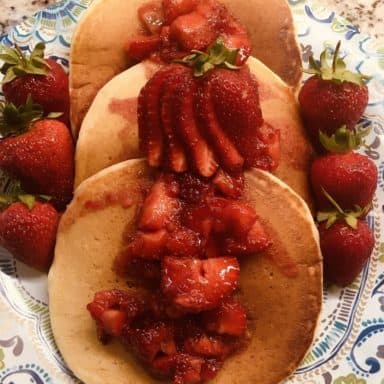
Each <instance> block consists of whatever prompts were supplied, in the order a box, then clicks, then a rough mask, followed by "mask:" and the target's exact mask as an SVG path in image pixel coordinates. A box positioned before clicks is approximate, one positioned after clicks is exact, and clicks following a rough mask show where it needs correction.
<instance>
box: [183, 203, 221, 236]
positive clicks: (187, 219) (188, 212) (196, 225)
mask: <svg viewBox="0 0 384 384" xmlns="http://www.w3.org/2000/svg"><path fill="white" fill-rule="evenodd" d="M182 222H183V224H184V225H185V226H187V227H188V228H190V229H192V230H193V231H195V232H197V233H199V234H200V235H202V236H203V238H205V239H208V238H209V235H210V233H211V231H212V228H213V224H214V220H213V217H211V214H210V209H209V207H208V206H207V205H205V204H202V205H197V206H189V207H186V208H185V209H184V210H183V218H182Z"/></svg>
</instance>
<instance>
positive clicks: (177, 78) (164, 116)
mask: <svg viewBox="0 0 384 384" xmlns="http://www.w3.org/2000/svg"><path fill="white" fill-rule="evenodd" d="M172 67H173V70H172V71H170V72H169V74H168V75H167V77H166V80H165V81H164V83H163V87H162V97H161V122H162V129H163V135H164V139H165V143H166V152H167V153H166V159H164V161H163V167H166V168H169V169H170V170H171V171H173V172H184V171H186V170H187V168H188V164H187V156H186V153H185V150H184V146H183V145H182V143H181V140H180V137H179V132H178V131H177V129H176V119H178V118H179V117H178V115H177V113H175V110H174V108H175V106H174V93H175V91H176V89H177V87H178V86H179V85H180V82H181V84H182V85H183V82H182V76H183V72H184V70H187V69H186V68H183V67H182V66H180V65H174V66H172Z"/></svg>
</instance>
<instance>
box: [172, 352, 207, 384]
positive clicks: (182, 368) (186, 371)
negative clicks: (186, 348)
mask: <svg viewBox="0 0 384 384" xmlns="http://www.w3.org/2000/svg"><path fill="white" fill-rule="evenodd" d="M203 365H204V359H202V358H201V357H197V356H191V355H188V354H185V353H183V354H181V353H179V354H178V357H177V364H176V371H175V376H174V379H173V382H174V384H197V383H200V382H201V370H202V367H203Z"/></svg>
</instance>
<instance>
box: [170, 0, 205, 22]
mask: <svg viewBox="0 0 384 384" xmlns="http://www.w3.org/2000/svg"><path fill="white" fill-rule="evenodd" d="M199 1H200V0H163V10H164V15H165V22H166V24H171V23H172V22H173V21H174V20H175V19H176V18H177V17H178V16H181V15H185V14H186V13H189V12H192V11H193V10H194V9H195V8H196V5H197V4H198V3H199Z"/></svg>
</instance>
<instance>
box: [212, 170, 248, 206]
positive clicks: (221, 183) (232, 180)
mask: <svg viewBox="0 0 384 384" xmlns="http://www.w3.org/2000/svg"><path fill="white" fill-rule="evenodd" d="M212 183H213V185H214V186H215V187H216V188H217V190H218V191H219V192H221V193H222V194H223V195H224V196H225V197H231V198H233V199H238V198H240V197H241V195H242V193H243V190H244V175H243V174H242V173H239V174H238V175H236V176H235V175H230V174H228V173H226V172H224V171H223V170H222V169H221V168H220V169H219V170H218V171H217V172H216V175H215V177H214V179H213V180H212Z"/></svg>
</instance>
